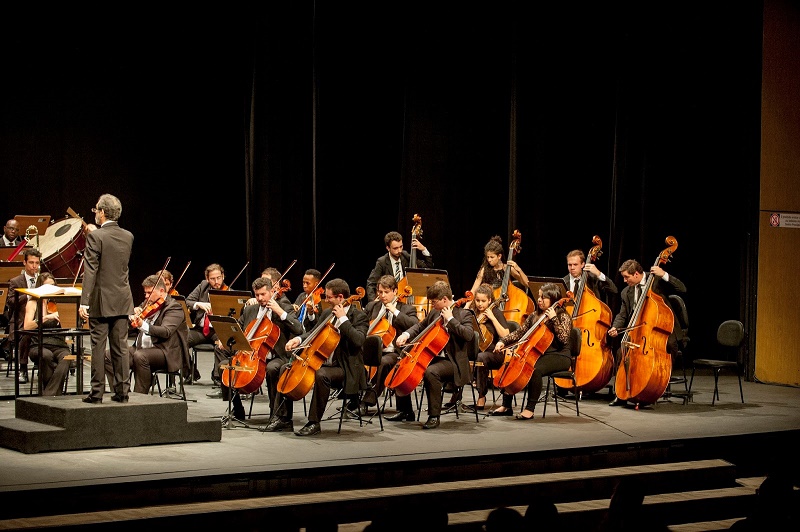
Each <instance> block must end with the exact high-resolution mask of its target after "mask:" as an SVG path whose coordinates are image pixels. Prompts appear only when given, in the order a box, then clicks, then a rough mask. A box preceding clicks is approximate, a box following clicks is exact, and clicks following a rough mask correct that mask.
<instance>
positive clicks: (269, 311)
mask: <svg viewBox="0 0 800 532" xmlns="http://www.w3.org/2000/svg"><path fill="white" fill-rule="evenodd" d="M279 276H280V275H279ZM273 283H274V281H273V280H272V278H271V277H270V276H269V275H262V276H261V277H258V278H257V279H255V280H254V281H253V284H252V288H253V294H254V295H255V297H256V302H257V304H256V305H248V306H246V307H245V308H244V310H242V313H241V315H240V316H239V325H240V326H241V328H242V330H243V331H247V328H248V327H250V331H249V335H248V338H247V339H248V340H253V336H254V335H255V333H256V332H257V331H258V329H259V326H260V325H261V324H262V322H263V320H264V319H265V318H266V319H268V320H269V321H270V322H272V324H273V325H274V326H276V327H278V329H279V330H280V336H278V339H277V340H276V341H275V345H274V346H273V347H272V349H271V350H270V351H269V353H267V357H266V358H267V371H266V375H265V377H264V378H265V379H266V381H267V394H268V396H269V405H270V413H271V414H272V413H273V412H275V396H276V395H277V384H278V377H279V375H280V369H281V367H282V366H283V365H284V364H285V363H286V362H288V361H289V355H288V354H287V353H286V348H285V347H286V341H287V340H288V339H289V338H290V337H292V336H296V335H298V334H301V333H302V332H303V327H302V325H300V322H299V321H298V320H297V316H295V314H294V308H292V304H291V303H289V302H288V301H283V302H280V299H281V298H278V297H276V296H275V294H276V290H275V287H274V286H273ZM233 356H234V353H233V352H231V351H230V350H228V349H221V348H215V349H214V357H215V359H216V360H222V361H223V363H224V364H230V363H231V359H232V358H233ZM230 393H231V390H230V388H228V387H227V386H225V384H224V383H223V384H222V399H223V400H225V401H227V400H228V395H229V394H230ZM231 403H232V405H233V417H235V418H236V419H240V420H244V418H245V414H244V407H243V406H242V399H241V397H239V394H238V393H234V395H233V397H232V398H231Z"/></svg>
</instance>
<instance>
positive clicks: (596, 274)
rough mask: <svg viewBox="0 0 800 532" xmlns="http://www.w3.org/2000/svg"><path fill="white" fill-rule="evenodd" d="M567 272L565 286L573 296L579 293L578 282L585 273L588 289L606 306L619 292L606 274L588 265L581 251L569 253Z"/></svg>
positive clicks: (592, 264) (591, 264)
mask: <svg viewBox="0 0 800 532" xmlns="http://www.w3.org/2000/svg"><path fill="white" fill-rule="evenodd" d="M567 270H568V271H569V273H568V274H567V275H565V276H564V277H563V279H564V284H565V285H567V290H568V291H570V292H572V293H573V294H577V293H578V282H579V281H580V280H581V275H582V274H583V272H584V271H586V272H587V275H586V287H588V288H589V289H590V290H591V291H592V292H594V295H595V296H597V297H598V298H600V300H601V301H603V302H604V303H605V304H607V305H608V304H610V303H609V299H610V297H611V294H616V293H617V292H618V290H617V285H615V284H614V282H613V281H612V280H611V279H609V278H608V277H606V274H604V273H603V272H601V271H600V269H599V268H598V267H597V266H595V264H594V263H589V264H586V254H585V253H584V252H583V251H582V250H580V249H573V250H572V251H570V252H569V253H567Z"/></svg>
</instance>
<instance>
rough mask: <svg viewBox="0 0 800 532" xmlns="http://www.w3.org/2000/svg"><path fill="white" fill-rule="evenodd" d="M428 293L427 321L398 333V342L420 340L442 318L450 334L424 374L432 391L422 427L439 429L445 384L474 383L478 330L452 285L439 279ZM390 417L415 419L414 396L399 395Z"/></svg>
mask: <svg viewBox="0 0 800 532" xmlns="http://www.w3.org/2000/svg"><path fill="white" fill-rule="evenodd" d="M426 295H427V298H428V303H429V304H432V305H433V308H432V309H431V311H430V312H429V313H428V315H427V316H425V319H424V320H422V321H421V322H419V323H417V324H416V325H412V326H411V327H410V328H409V329H408V330H406V331H405V332H403V333H402V334H400V335H398V336H397V338H396V339H395V342H396V345H397V347H403V346H404V345H406V344H407V343H408V341H409V340H410V339H417V336H418V335H420V333H422V332H423V331H425V330H426V329H427V328H428V326H429V325H432V324H434V322H436V321H437V320H440V319H441V320H442V326H443V327H444V329H445V330H446V331H447V333H448V335H449V338H448V339H447V343H446V344H445V346H444V348H443V349H442V350H441V351H440V352H439V353H438V354H437V355H436V356H434V358H433V359H432V360H431V361H430V363H429V364H428V367H427V368H426V369H425V374H424V375H423V380H424V382H425V388H426V389H427V391H428V420H427V421H426V422H425V423H424V424H423V425H422V428H424V429H435V428H436V427H438V426H439V415H440V413H441V410H442V388H443V387H444V383H445V382H453V383H454V384H455V386H456V387H461V386H464V385H465V384H468V383H469V382H470V379H471V374H470V371H469V349H470V348H471V346H472V342H473V341H474V340H475V329H473V327H472V320H473V316H474V315H473V314H472V312H471V311H470V310H467V309H465V308H462V307H459V306H457V305H455V302H454V301H453V291H452V290H451V289H450V285H449V284H447V283H446V282H444V281H436V282H435V283H433V284H432V285H431V286H429V287H428V289H427V294H426ZM386 419H387V420H388V421H413V420H414V411H413V408H412V404H411V396H410V395H404V396H398V397H397V414H394V415H392V416H389V417H387V418H386Z"/></svg>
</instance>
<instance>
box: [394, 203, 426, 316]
mask: <svg viewBox="0 0 800 532" xmlns="http://www.w3.org/2000/svg"><path fill="white" fill-rule="evenodd" d="M412 222H413V223H414V226H413V227H412V228H411V241H412V242H413V241H414V240H419V237H421V236H422V217H421V216H420V215H419V214H414V218H412ZM409 255H411V256H410V258H409V261H408V267H409V268H416V267H417V250H416V248H415V247H414V246H413V245H412V246H411V251H409ZM397 293H398V294H405V295H404V296H403V297H405V298H407V302H408V304H409V305H413V306H414V308H416V309H417V319H418V320H420V321H422V320H424V319H425V314H426V310H425V306H426V305H427V304H428V298H426V297H413V296H412V295H411V287H410V286H409V285H408V276H407V275H406V276H404V277H403V278H402V279H400V280H399V281H398V282H397ZM398 297H400V296H399V295H398Z"/></svg>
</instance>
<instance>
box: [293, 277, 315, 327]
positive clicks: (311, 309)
mask: <svg viewBox="0 0 800 532" xmlns="http://www.w3.org/2000/svg"><path fill="white" fill-rule="evenodd" d="M321 280H322V272H320V271H319V270H317V269H315V268H309V269H307V270H306V271H305V273H304V274H303V291H302V292H300V293H299V294H297V299H295V301H294V310H295V312H297V319H299V320H300V323H302V324H303V328H304V329H305V330H307V331H308V330H311V328H312V327H313V324H309V323H308V322H307V321H306V318H307V317H308V316H311V315H313V314H316V313H317V312H319V308H318V307H317V304H316V303H317V302H318V301H319V297H317V298H316V299H317V301H316V302H315V301H314V299H315V297H314V296H312V295H310V294H311V293H312V292H314V291H315V290H317V285H318V284H319V282H320V281H321Z"/></svg>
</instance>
